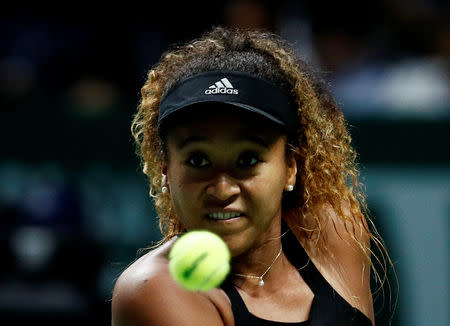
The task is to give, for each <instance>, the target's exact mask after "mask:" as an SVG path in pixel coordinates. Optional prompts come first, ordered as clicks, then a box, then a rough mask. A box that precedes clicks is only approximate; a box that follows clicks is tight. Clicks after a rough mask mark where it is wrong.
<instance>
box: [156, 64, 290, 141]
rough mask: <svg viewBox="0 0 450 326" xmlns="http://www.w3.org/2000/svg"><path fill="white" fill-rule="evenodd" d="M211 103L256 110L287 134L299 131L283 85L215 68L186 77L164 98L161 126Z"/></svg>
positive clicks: (162, 100)
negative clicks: (185, 110) (185, 111)
mask: <svg viewBox="0 0 450 326" xmlns="http://www.w3.org/2000/svg"><path fill="white" fill-rule="evenodd" d="M208 102H210V103H223V104H229V105H231V106H236V107H240V108H243V109H245V110H247V111H250V112H254V113H256V114H258V115H260V116H263V117H266V118H268V119H270V120H271V121H273V122H274V123H276V124H278V125H279V126H281V127H282V128H283V129H284V130H285V131H286V133H287V134H293V133H295V130H296V127H297V120H298V116H297V110H296V108H295V105H294V103H293V102H292V100H291V99H290V97H289V96H288V95H287V94H285V92H283V91H282V90H281V89H280V88H279V87H277V86H275V85H273V84H272V83H270V82H268V81H266V80H264V79H261V78H258V77H255V76H252V75H250V74H247V73H242V72H235V71H211V72H205V73H200V74H197V75H194V76H191V77H188V78H186V79H184V80H182V81H181V82H179V83H177V84H175V85H174V86H173V87H172V88H171V89H170V90H169V91H168V92H167V93H166V94H165V95H164V96H163V97H162V99H161V103H160V106H159V117H158V128H159V129H161V126H162V125H163V123H164V121H166V120H167V118H168V117H169V116H171V115H172V114H173V113H175V112H179V111H180V110H181V109H183V108H186V107H191V106H193V105H194V104H199V103H208ZM212 109H213V106H212Z"/></svg>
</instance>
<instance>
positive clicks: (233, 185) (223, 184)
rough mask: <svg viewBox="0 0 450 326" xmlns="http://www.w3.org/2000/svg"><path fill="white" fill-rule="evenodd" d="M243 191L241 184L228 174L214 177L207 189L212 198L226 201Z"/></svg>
mask: <svg viewBox="0 0 450 326" xmlns="http://www.w3.org/2000/svg"><path fill="white" fill-rule="evenodd" d="M240 192H241V188H240V186H239V184H238V183H237V182H236V180H234V179H233V178H231V177H230V176H228V175H226V174H220V175H218V176H217V177H216V178H214V179H213V180H212V181H211V182H210V183H209V184H208V187H207V189H206V194H207V195H208V196H210V197H211V198H212V199H215V200H217V201H221V202H225V201H229V200H232V199H233V198H234V197H235V196H236V195H238V194H239V193H240Z"/></svg>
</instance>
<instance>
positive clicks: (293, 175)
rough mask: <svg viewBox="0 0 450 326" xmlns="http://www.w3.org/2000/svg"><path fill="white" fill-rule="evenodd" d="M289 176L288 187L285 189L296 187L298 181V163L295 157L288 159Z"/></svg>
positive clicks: (287, 177)
mask: <svg viewBox="0 0 450 326" xmlns="http://www.w3.org/2000/svg"><path fill="white" fill-rule="evenodd" d="M286 172H287V175H286V185H285V189H287V187H288V186H289V185H290V186H293V187H294V186H295V182H296V180H297V161H296V160H295V158H294V157H290V158H288V162H287V171H286Z"/></svg>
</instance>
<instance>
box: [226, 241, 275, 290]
mask: <svg viewBox="0 0 450 326" xmlns="http://www.w3.org/2000/svg"><path fill="white" fill-rule="evenodd" d="M282 249H283V246H280V251H278V254H277V255H276V257H275V259H274V260H273V262H272V264H270V266H269V268H267V269H266V271H265V272H264V273H262V274H261V276H256V275H244V274H237V273H235V274H234V275H236V276H242V277H248V278H258V279H259V282H258V285H259V286H264V280H263V277H264V276H265V275H266V274H267V272H268V271H270V269H271V268H272V266H273V264H275V262H276V261H277V259H278V257H280V255H281V251H282Z"/></svg>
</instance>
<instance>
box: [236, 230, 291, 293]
mask: <svg viewBox="0 0 450 326" xmlns="http://www.w3.org/2000/svg"><path fill="white" fill-rule="evenodd" d="M283 261H285V257H284V254H283V252H282V245H281V239H280V237H276V238H274V239H273V240H270V241H269V242H266V243H265V244H263V245H262V246H257V247H254V248H252V249H251V250H249V251H247V252H246V253H245V254H242V255H240V256H238V257H235V258H234V259H233V270H232V274H233V282H234V284H235V285H236V286H237V287H239V288H241V289H243V288H248V289H251V288H254V289H253V290H256V289H255V287H256V288H258V287H259V288H264V289H267V288H270V287H271V286H270V285H271V284H274V283H273V282H272V281H273V280H274V279H276V278H277V276H276V275H279V273H280V272H281V271H282V269H283V265H284V264H283ZM276 283H278V284H279V282H276ZM261 290H262V289H261Z"/></svg>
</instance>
